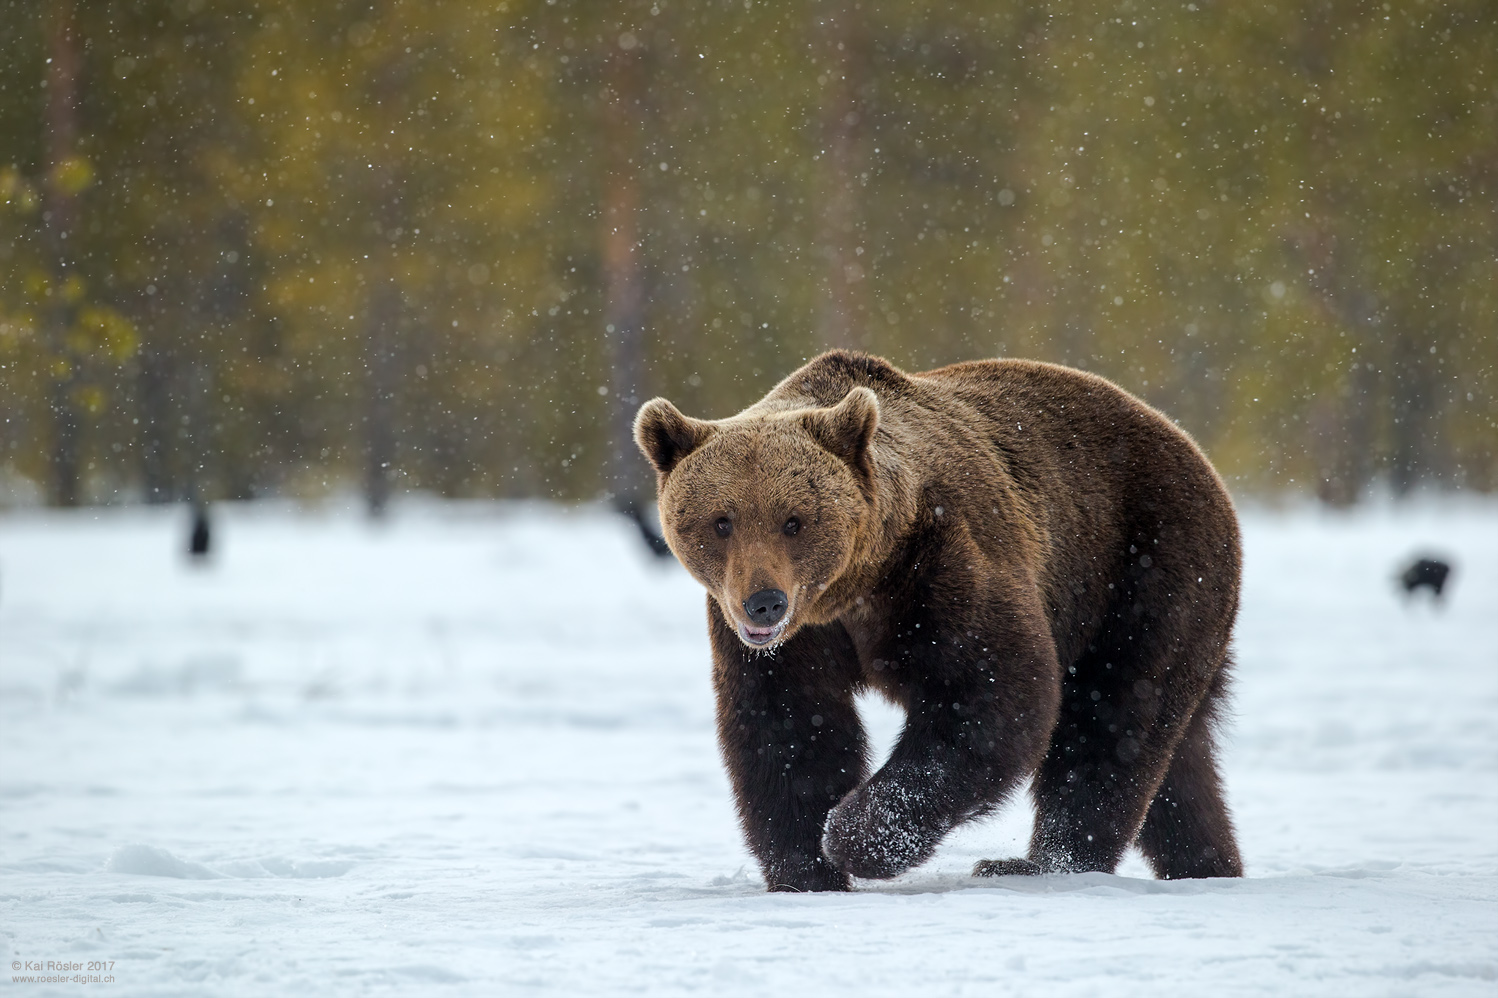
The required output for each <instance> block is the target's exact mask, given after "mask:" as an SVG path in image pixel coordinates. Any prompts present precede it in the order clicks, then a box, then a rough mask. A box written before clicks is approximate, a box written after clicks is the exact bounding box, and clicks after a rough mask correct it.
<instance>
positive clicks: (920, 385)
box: [635, 351, 1242, 890]
mask: <svg viewBox="0 0 1498 998" xmlns="http://www.w3.org/2000/svg"><path fill="white" fill-rule="evenodd" d="M635 436H636V440H637V441H638V443H639V445H640V449H641V450H642V451H643V452H644V454H645V455H646V457H647V458H648V459H649V460H650V461H651V463H652V464H653V465H654V467H655V468H656V471H657V474H658V486H659V502H660V512H661V522H662V525H663V527H664V528H665V534H666V538H667V541H668V543H669V544H670V546H671V549H672V550H673V551H674V552H675V553H676V555H677V557H678V558H679V559H680V560H681V562H682V564H683V565H685V566H686V567H687V569H688V570H689V571H690V572H691V573H692V574H693V576H695V577H696V578H697V579H698V580H699V581H700V582H701V583H702V584H703V585H704V587H705V588H706V589H707V591H708V615H707V616H708V631H709V636H710V638H711V641H712V648H713V666H714V668H713V681H714V687H715V692H716V696H717V708H718V710H717V723H718V737H719V742H720V744H721V747H722V750H723V756H724V760H725V762H726V764H727V767H728V771H729V776H730V779H731V781H732V783H733V787H734V793H735V797H736V800H737V804H738V811H739V817H740V820H741V822H742V825H743V829H744V833H745V837H746V839H747V840H748V844H749V847H750V848H751V850H753V852H754V853H755V855H756V856H757V857H758V859H759V862H760V866H761V870H762V872H763V873H764V876H765V882H766V884H767V886H768V887H769V888H770V889H771V890H844V889H847V888H848V886H849V884H850V882H851V881H850V879H849V878H850V877H859V878H871V879H885V878H890V877H895V876H899V875H900V874H901V873H903V872H905V871H906V870H908V869H910V868H912V867H913V866H916V865H919V864H920V863H922V862H924V861H925V860H926V859H928V858H929V857H930V856H931V854H932V852H933V851H934V850H935V849H936V847H937V846H938V845H939V844H940V842H941V840H942V838H943V837H944V836H945V835H946V834H947V832H949V831H950V830H951V829H952V828H953V827H955V826H956V825H958V824H960V823H962V822H964V821H967V820H969V819H971V818H973V817H976V816H978V815H981V814H983V813H985V812H987V811H989V810H991V809H992V808H993V807H995V806H997V805H998V804H999V803H1001V802H1002V801H1003V800H1004V799H1005V798H1006V797H1007V796H1008V795H1009V794H1011V793H1012V792H1013V791H1014V790H1015V789H1016V788H1017V787H1019V786H1021V785H1023V784H1024V782H1025V780H1026V779H1032V778H1033V779H1032V782H1031V793H1032V795H1033V796H1034V800H1035V805H1036V823H1035V831H1034V834H1033V836H1032V839H1031V843H1030V848H1029V854H1028V856H1027V857H1026V858H1024V859H1011V860H1001V861H994V860H985V861H984V862H983V863H980V864H979V865H978V868H977V869H975V871H974V872H975V874H979V875H986V874H998V873H1045V872H1055V871H1071V870H1106V871H1111V870H1112V869H1113V868H1114V867H1115V865H1116V864H1117V862H1118V860H1119V857H1120V856H1121V855H1122V853H1123V851H1124V850H1125V849H1126V848H1127V847H1128V846H1129V845H1130V844H1137V845H1138V846H1139V848H1140V849H1141V850H1142V851H1143V853H1144V855H1145V857H1146V859H1147V860H1148V861H1149V863H1150V864H1151V866H1152V867H1153V869H1154V871H1155V872H1156V874H1157V875H1159V876H1161V877H1204V876H1239V875H1241V873H1242V864H1241V861H1240V860H1239V856H1238V849H1237V845H1236V842H1235V839H1234V834H1233V828H1232V823H1231V820H1230V818H1229V815H1228V811H1227V807H1226V805H1225V803H1224V801H1223V797H1222V791H1221V787H1220V783H1219V779H1218V774H1217V768H1216V763H1215V761H1214V751H1215V749H1214V739H1213V721H1214V718H1215V716H1216V714H1217V712H1218V710H1219V708H1220V706H1221V704H1222V702H1223V700H1224V697H1225V696H1226V688H1227V670H1228V664H1229V663H1228V644H1229V639H1230V637H1231V633H1232V627H1233V620H1234V617H1235V615H1236V613H1237V605H1238V584H1239V571H1240V561H1241V555H1240V551H1239V539H1238V528H1237V520H1236V517H1235V515H1234V512H1233V508H1232V504H1231V502H1230V500H1229V499H1228V496H1227V493H1226V490H1225V489H1224V488H1223V486H1222V483H1221V481H1220V480H1219V479H1218V477H1217V475H1216V473H1215V472H1213V470H1212V468H1211V465H1210V464H1208V462H1207V460H1206V458H1205V457H1203V456H1202V454H1201V452H1200V451H1199V450H1198V449H1197V448H1196V446H1195V444H1194V443H1193V442H1192V441H1191V440H1190V438H1188V437H1187V436H1186V435H1185V434H1184V433H1182V432H1181V431H1180V430H1179V429H1177V428H1176V427H1175V426H1174V425H1172V424H1171V423H1170V422H1169V420H1167V419H1165V418H1164V417H1163V416H1161V415H1160V414H1159V413H1157V412H1155V411H1154V410H1153V409H1151V408H1149V407H1148V406H1146V405H1145V404H1144V403H1142V402H1140V401H1139V400H1137V399H1135V398H1133V397H1132V396H1130V395H1128V394H1126V393H1125V392H1123V391H1122V390H1120V389H1119V388H1117V387H1115V386H1114V385H1112V384H1110V383H1109V382H1107V381H1104V380H1103V379H1101V378H1098V377H1096V376H1093V375H1090V374H1086V373H1084V372H1081V371H1073V370H1070V369H1067V368H1063V367H1057V366H1055V365H1050V364H1040V363H1033V362H1026V361H976V362H971V363H966V364H957V365H953V366H950V367H945V368H940V369H938V370H935V371H928V372H924V373H921V374H907V373H905V372H902V371H900V370H898V369H897V368H895V367H894V366H892V365H890V364H889V363H887V362H885V361H883V360H880V359H879V358H876V357H870V356H867V355H863V354H857V353H849V352H844V351H835V352H832V353H828V354H823V355H822V356H820V357H818V358H816V359H815V360H813V361H811V362H810V363H809V364H807V365H806V366H805V367H803V368H801V369H800V370H798V371H796V372H795V373H793V374H791V375H790V376H789V377H787V378H786V379H785V380H784V381H782V382H781V383H780V384H779V385H777V386H776V387H775V389H774V390H773V391H771V392H770V394H769V395H767V396H766V397H765V398H764V399H762V400H761V401H760V402H758V403H756V404H755V405H753V406H751V407H750V408H749V409H746V410H745V411H744V412H742V413H739V414H738V415H736V416H732V417H729V418H728V419H723V420H716V421H708V420H699V419H693V418H691V417H688V416H686V415H684V414H682V413H681V412H680V411H679V410H677V409H676V408H675V407H674V406H672V405H671V403H669V402H667V401H666V400H664V399H654V400H652V401H650V402H648V403H646V404H645V405H644V406H643V407H642V408H641V410H640V413H639V416H638V417H637V419H636V423H635ZM775 590H779V592H775ZM756 593H759V594H760V596H759V597H757V599H758V600H760V601H759V602H756V603H755V604H753V606H752V609H753V612H754V616H753V618H752V619H751V617H750V616H749V611H750V609H751V605H750V604H749V602H748V601H749V600H750V598H751V597H752V596H754V594H756ZM782 596H785V597H786V600H785V602H786V603H788V605H787V606H785V608H784V610H785V616H784V617H783V618H781V619H780V620H778V621H774V622H773V623H768V622H766V623H755V622H754V621H767V619H768V616H767V615H768V612H769V611H771V610H777V611H778V610H780V609H781V604H782V600H781V597H782ZM751 627H752V628H754V630H753V631H751V630H750V628H751ZM765 627H769V628H771V629H772V632H773V629H776V628H779V629H780V631H779V633H778V634H774V635H773V636H772V637H769V638H768V639H766V640H765V641H764V643H763V644H757V643H756V640H757V638H758V637H759V636H760V635H761V634H763V633H764V628H765ZM868 688H873V689H877V690H878V691H879V692H880V693H882V694H883V695H885V696H886V697H888V698H889V699H891V700H892V701H894V702H895V703H897V704H899V705H900V706H902V707H903V708H904V710H905V712H906V724H905V728H904V731H903V732H902V734H901V737H900V739H899V742H898V743H897V744H896V746H895V748H894V750H893V752H892V753H891V755H890V758H889V760H888V761H887V762H886V763H885V765H884V766H883V767H882V768H881V769H880V770H879V771H878V772H877V773H873V774H870V773H869V771H868V769H869V763H868V758H867V755H868V751H867V750H868V745H867V740H866V737H865V734H864V731H863V727H862V725H861V724H860V722H859V719H858V713H857V710H856V708H855V707H854V696H855V695H856V694H857V693H858V692H859V691H860V690H863V689H868Z"/></svg>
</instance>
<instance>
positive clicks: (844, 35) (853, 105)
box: [817, 0, 868, 348]
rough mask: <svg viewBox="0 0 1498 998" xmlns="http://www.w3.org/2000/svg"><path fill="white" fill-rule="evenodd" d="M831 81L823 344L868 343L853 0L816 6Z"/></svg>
mask: <svg viewBox="0 0 1498 998" xmlns="http://www.w3.org/2000/svg"><path fill="white" fill-rule="evenodd" d="M818 13H819V20H820V25H819V27H820V34H821V38H822V45H823V55H824V59H825V62H824V65H825V66H826V72H827V83H826V85H825V87H824V88H823V95H824V96H823V102H822V148H821V150H820V154H821V164H822V174H823V187H824V190H825V195H824V198H823V202H822V211H821V213H820V215H819V218H818V228H819V232H818V240H817V241H818V243H819V244H820V246H819V252H820V253H821V255H822V257H823V259H824V261H825V267H826V269H825V273H826V288H825V291H824V293H823V295H822V301H821V315H820V317H819V327H820V332H821V336H822V345H823V346H827V347H846V348H851V347H862V346H867V345H868V344H866V343H864V336H863V333H864V317H865V314H866V310H865V308H864V307H863V300H862V296H861V294H860V293H859V292H860V288H859V286H858V285H859V283H860V282H861V281H863V279H864V278H865V277H866V276H867V273H866V271H865V265H864V262H863V260H862V255H861V254H860V252H859V250H860V249H861V246H860V232H859V230H860V227H861V226H860V223H861V221H862V219H861V212H860V204H859V202H860V200H861V199H860V194H859V191H860V188H861V187H862V184H863V178H862V169H863V164H864V160H865V156H864V150H863V142H862V137H863V129H862V127H861V126H862V124H863V121H864V113H865V112H864V109H863V107H862V102H861V101H860V100H859V89H860V87H861V86H862V82H863V71H864V60H863V58H862V54H863V48H864V31H863V25H862V22H861V19H860V18H861V15H860V14H859V12H858V11H857V10H856V9H855V5H854V4H853V3H850V2H849V0H823V2H822V3H821V4H820V5H819V8H818Z"/></svg>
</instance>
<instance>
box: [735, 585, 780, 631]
mask: <svg viewBox="0 0 1498 998" xmlns="http://www.w3.org/2000/svg"><path fill="white" fill-rule="evenodd" d="M785 608H786V598H785V593H783V592H781V591H780V590H779V589H761V590H760V591H759V592H757V593H755V594H754V595H753V596H750V597H749V598H748V599H746V600H744V612H745V613H747V614H748V615H749V622H750V623H751V624H753V625H755V626H756V627H773V626H774V625H776V624H778V623H780V618H781V617H784V616H785Z"/></svg>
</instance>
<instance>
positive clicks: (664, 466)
mask: <svg viewBox="0 0 1498 998" xmlns="http://www.w3.org/2000/svg"><path fill="white" fill-rule="evenodd" d="M712 432H713V427H712V424H711V423H707V422H704V421H703V420H700V419H693V418H691V417H690V416H684V415H682V412H681V410H680V409H678V408H676V406H674V405H672V404H671V403H670V402H667V401H666V400H665V399H661V398H655V399H651V400H650V401H649V402H646V403H645V404H644V405H642V406H640V412H639V414H638V415H636V416H635V443H636V444H638V445H639V448H640V450H641V451H642V452H643V453H644V455H645V459H646V460H647V461H649V462H650V463H651V464H652V465H654V466H655V470H656V471H658V472H660V473H661V474H662V475H669V474H670V473H671V469H672V468H674V467H676V466H677V465H678V464H680V463H681V459H682V458H684V457H686V456H687V455H688V454H690V453H692V451H694V450H696V449H697V448H698V447H701V446H702V444H703V443H704V442H705V441H706V440H707V438H708V437H709V436H711V435H712Z"/></svg>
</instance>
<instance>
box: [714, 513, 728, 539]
mask: <svg viewBox="0 0 1498 998" xmlns="http://www.w3.org/2000/svg"><path fill="white" fill-rule="evenodd" d="M713 529H714V530H716V531H717V532H718V536H719V537H727V536H728V535H729V534H731V533H733V521H732V520H730V519H729V518H728V517H726V516H720V517H718V522H717V523H714V524H713Z"/></svg>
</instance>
